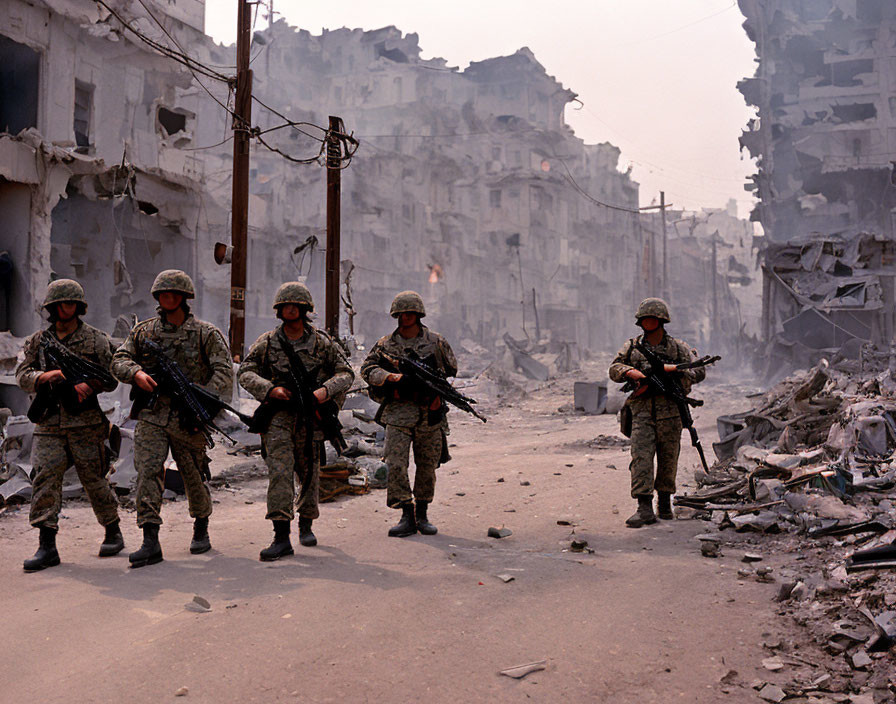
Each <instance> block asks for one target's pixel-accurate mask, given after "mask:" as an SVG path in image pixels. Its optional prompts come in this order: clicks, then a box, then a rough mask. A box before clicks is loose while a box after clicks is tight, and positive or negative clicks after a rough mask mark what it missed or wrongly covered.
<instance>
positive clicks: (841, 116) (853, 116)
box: [831, 103, 877, 122]
mask: <svg viewBox="0 0 896 704" xmlns="http://www.w3.org/2000/svg"><path fill="white" fill-rule="evenodd" d="M831 109H832V110H833V111H834V118H835V119H836V120H837V121H838V122H861V121H862V120H871V119H873V118H875V117H877V106H876V105H875V104H874V103H854V104H853V105H832V106H831Z"/></svg>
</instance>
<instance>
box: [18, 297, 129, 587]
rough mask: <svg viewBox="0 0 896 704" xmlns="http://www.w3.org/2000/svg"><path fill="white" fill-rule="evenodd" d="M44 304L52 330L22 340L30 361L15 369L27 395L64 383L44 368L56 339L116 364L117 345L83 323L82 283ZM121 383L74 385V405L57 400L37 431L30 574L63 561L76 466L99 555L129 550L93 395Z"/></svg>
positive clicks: (105, 426) (105, 425)
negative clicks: (62, 537)
mask: <svg viewBox="0 0 896 704" xmlns="http://www.w3.org/2000/svg"><path fill="white" fill-rule="evenodd" d="M43 307H44V308H45V309H46V310H47V312H48V313H49V315H50V323H51V325H50V327H49V328H47V329H46V330H43V331H41V332H36V333H34V334H33V335H31V337H29V338H28V339H27V340H26V341H25V352H24V353H25V358H24V359H23V360H22V363H21V364H20V365H19V367H18V369H16V381H18V384H19V386H20V387H21V388H22V390H23V391H27V392H29V393H31V392H34V391H36V390H38V389H40V388H44V387H45V386H46V385H48V384H49V385H58V384H60V383H64V382H65V375H64V374H63V373H62V371H60V370H59V369H53V370H50V371H47V360H46V359H45V356H44V353H43V351H42V350H41V347H40V343H41V340H42V339H43V338H44V336H52V337H53V338H55V339H56V340H58V341H59V342H60V343H61V344H62V345H64V346H65V347H67V348H68V349H69V350H71V351H72V352H73V353H74V354H76V355H78V356H79V357H81V358H83V359H85V360H88V361H90V362H94V363H95V364H98V365H100V366H101V367H104V368H108V366H109V362H110V361H111V360H112V343H111V342H110V340H109V336H108V335H106V333H104V332H102V331H101V330H97V329H96V328H94V327H91V326H90V325H88V324H87V323H84V322H82V321H81V316H82V315H84V313H85V312H86V311H87V301H86V300H84V289H82V288H81V285H80V284H79V283H78V282H77V281H72V280H71V279H59V280H57V281H54V282H52V283H51V284H50V285H49V286H48V287H47V294H46V297H45V298H44V303H43ZM116 386H117V384H115V383H111V384H110V383H108V382H107V383H106V384H103V382H102V381H101V380H98V379H90V380H88V381H86V382H82V383H79V384H77V385H76V386H75V387H74V393H75V394H76V395H77V405H76V407H75V408H74V409H73V408H72V407H71V404H63V403H60V402H59V401H55V402H54V403H53V404H52V407H51V408H49V409H48V411H47V414H45V415H44V417H43V418H41V419H38V420H37V427H36V429H35V431H34V448H33V450H32V458H33V462H34V493H33V495H32V497H31V512H30V516H29V520H30V521H31V525H33V526H37V528H39V529H40V547H39V548H38V550H37V552H36V553H35V554H34V557H32V558H31V559H30V560H25V565H24V567H25V571H26V572H37V571H38V570H42V569H44V568H46V567H54V566H55V565H58V564H59V553H58V552H57V551H56V532H57V531H58V530H59V511H60V509H61V508H62V475H63V474H64V473H65V470H66V469H68V467H69V465H70V464H71V463H74V465H75V470H76V471H77V472H78V478H79V479H80V480H81V484H82V485H83V487H84V490H85V491H86V492H87V496H88V498H89V499H90V505H91V506H92V507H93V512H94V513H95V514H96V518H97V520H98V521H99V523H100V525H102V526H104V527H105V529H106V537H105V538H104V539H103V543H102V545H101V546H100V557H111V556H112V555H117V554H118V553H119V552H121V551H122V550H123V549H124V538H122V536H121V529H120V527H119V526H120V524H119V520H118V499H117V498H116V497H115V492H114V491H112V488H111V487H110V486H109V482H108V481H107V480H106V474H107V473H108V471H109V460H108V458H107V456H106V452H105V442H106V438H108V436H109V421H108V419H107V418H106V416H105V415H103V412H102V411H101V410H100V406H99V402H98V401H97V397H96V395H97V394H98V393H101V392H103V391H113V390H114V389H115V387H116Z"/></svg>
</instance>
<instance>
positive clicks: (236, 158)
mask: <svg viewBox="0 0 896 704" xmlns="http://www.w3.org/2000/svg"><path fill="white" fill-rule="evenodd" d="M237 2H238V3H239V4H238V10H237V24H236V27H237V30H236V32H237V34H236V68H237V70H236V100H235V102H234V109H233V200H232V204H231V223H230V227H231V229H230V243H231V245H232V246H233V254H232V257H233V259H232V262H231V267H230V353H231V354H232V355H233V358H234V360H242V358H243V343H244V341H245V337H246V260H247V256H246V255H247V252H246V249H247V246H248V244H247V243H248V232H249V128H250V126H251V124H252V71H251V70H250V69H249V39H250V34H251V26H252V18H251V16H250V13H249V4H250V3H249V0H237Z"/></svg>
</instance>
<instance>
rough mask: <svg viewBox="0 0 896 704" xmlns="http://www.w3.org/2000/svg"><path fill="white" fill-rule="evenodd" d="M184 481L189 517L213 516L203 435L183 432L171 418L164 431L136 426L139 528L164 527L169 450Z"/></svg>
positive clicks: (148, 425) (135, 451)
mask: <svg viewBox="0 0 896 704" xmlns="http://www.w3.org/2000/svg"><path fill="white" fill-rule="evenodd" d="M169 447H170V448H171V456H172V457H174V461H175V462H176V463H177V469H178V471H179V472H180V475H181V477H182V478H183V480H184V488H185V489H186V492H187V500H188V502H189V504H190V515H191V516H192V517H193V518H206V517H208V516H210V515H211V513H212V496H211V493H210V492H209V490H208V485H206V483H205V481H204V480H203V478H202V473H203V470H204V465H206V464H207V463H208V457H206V454H205V438H204V437H203V436H202V433H188V432H186V431H185V430H181V428H180V425H179V424H178V421H177V418H176V416H175V415H174V414H172V417H171V420H170V421H169V422H168V425H167V426H165V427H161V426H158V425H153V424H152V423H148V422H147V421H144V420H141V421H138V422H137V428H136V429H135V430H134V466H135V467H136V469H137V525H138V526H142V525H143V524H145V523H161V522H162V516H161V515H160V513H159V512H160V511H161V509H162V492H163V491H164V490H165V460H166V459H167V458H168V448H169Z"/></svg>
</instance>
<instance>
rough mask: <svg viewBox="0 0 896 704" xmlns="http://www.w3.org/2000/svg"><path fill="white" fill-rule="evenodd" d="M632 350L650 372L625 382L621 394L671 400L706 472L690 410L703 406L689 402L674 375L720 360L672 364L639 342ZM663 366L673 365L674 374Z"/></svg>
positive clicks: (691, 400)
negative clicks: (640, 377) (636, 352)
mask: <svg viewBox="0 0 896 704" xmlns="http://www.w3.org/2000/svg"><path fill="white" fill-rule="evenodd" d="M635 349H637V350H638V351H639V352H640V353H641V354H643V355H644V357H646V359H647V361H648V363H649V364H650V371H649V372H648V373H647V374H646V377H645V378H644V379H639V380H638V381H632V380H628V381H627V382H625V385H624V386H623V387H622V390H623V391H632V392H633V393H632V395H631V398H638V397H640V396H643V395H644V394H646V393H648V392H652V393H654V394H656V395H663V396H666V397H667V398H668V399H669V400H671V401H672V402H673V403H674V404H675V405H676V406H677V407H678V413H679V415H680V416H681V425H682V426H683V427H684V428H686V429H687V431H688V432H689V433H690V435H691V445H693V446H694V447H695V448H697V453H698V454H699V455H700V462H702V463H703V469H705V470H706V471H707V472H708V471H709V466H708V465H707V464H706V456H705V455H704V454H703V445H701V444H700V438H699V437H697V429H696V428H695V427H694V418H693V416H692V415H691V407H694V408H698V407H699V406H702V405H703V401H702V400H701V399H697V398H691V397H690V396H688V395H687V393H685V390H684V387H683V386H682V385H681V379H680V378H679V377H678V375H677V372H680V371H685V370H686V369H697V368H698V367H707V366H709V365H710V364H715V363H716V362H718V361H719V360H720V359H721V357H719V356H718V355H716V356H714V357H711V356H709V355H706V356H704V357H701V358H700V359H695V360H694V361H692V362H682V363H675V362H674V361H672V360H669V359H665V358H664V357H663V356H662V355H660V354H657V353H656V352H653V351H652V350H650V349H648V348H647V346H646V345H644V343H643V342H641V341H638V342H636V343H635ZM667 364H675V372H667V371H666V365H667Z"/></svg>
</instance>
